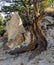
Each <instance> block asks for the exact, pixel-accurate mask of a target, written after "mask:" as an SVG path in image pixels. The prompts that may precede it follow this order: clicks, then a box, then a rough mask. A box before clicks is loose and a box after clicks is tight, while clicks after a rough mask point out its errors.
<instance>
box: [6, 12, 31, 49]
mask: <svg viewBox="0 0 54 65" xmlns="http://www.w3.org/2000/svg"><path fill="white" fill-rule="evenodd" d="M6 29H7V34H8V43H7V46H8V47H9V48H10V49H12V50H13V49H15V48H20V47H25V46H28V44H29V43H30V41H31V36H30V32H29V31H26V30H25V28H24V26H23V23H22V20H21V18H20V16H19V14H18V13H16V12H15V13H14V14H13V15H12V18H11V19H10V21H9V22H8V23H7V26H6Z"/></svg>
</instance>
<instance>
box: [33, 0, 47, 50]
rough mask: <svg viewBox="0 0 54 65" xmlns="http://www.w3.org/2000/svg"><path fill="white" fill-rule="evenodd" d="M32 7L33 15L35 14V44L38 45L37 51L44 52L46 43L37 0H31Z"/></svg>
mask: <svg viewBox="0 0 54 65" xmlns="http://www.w3.org/2000/svg"><path fill="white" fill-rule="evenodd" d="M33 5H34V14H35V21H34V33H35V36H36V41H37V42H36V43H37V44H38V49H41V50H44V49H46V47H47V41H46V39H45V37H44V34H43V31H42V29H41V19H42V18H41V16H42V14H41V15H40V13H39V11H38V2H37V0H33Z"/></svg>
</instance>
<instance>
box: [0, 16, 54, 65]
mask: <svg viewBox="0 0 54 65" xmlns="http://www.w3.org/2000/svg"><path fill="white" fill-rule="evenodd" d="M48 19H49V17H48ZM48 19H47V20H48ZM50 21H51V22H52V20H51V19H50ZM53 23H54V22H53ZM48 24H49V23H48V22H43V25H45V27H44V30H43V32H45V37H46V39H47V41H48V47H47V50H46V51H44V52H41V53H39V51H36V50H34V51H32V52H31V51H29V52H26V53H22V54H17V55H9V54H7V53H5V51H4V50H3V49H0V65H54V26H49V27H48V28H47V25H48ZM50 24H51V23H50ZM2 43H3V42H0V46H1V44H2Z"/></svg>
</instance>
